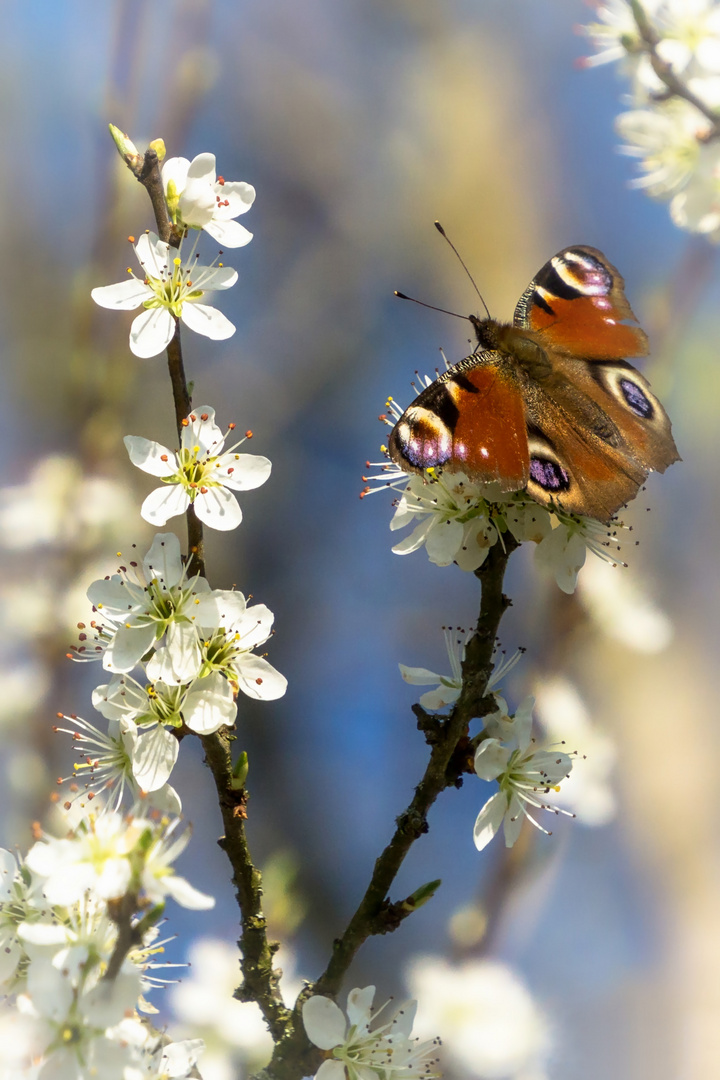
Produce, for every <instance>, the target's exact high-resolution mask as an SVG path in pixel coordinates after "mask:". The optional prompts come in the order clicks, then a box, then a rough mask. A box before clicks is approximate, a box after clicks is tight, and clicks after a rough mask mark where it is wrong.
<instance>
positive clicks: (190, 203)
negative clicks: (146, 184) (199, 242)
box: [162, 154, 255, 248]
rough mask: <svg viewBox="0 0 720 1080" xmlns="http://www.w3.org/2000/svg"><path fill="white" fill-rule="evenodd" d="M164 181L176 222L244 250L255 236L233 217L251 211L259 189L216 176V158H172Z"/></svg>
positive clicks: (230, 246)
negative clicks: (256, 190)
mask: <svg viewBox="0 0 720 1080" xmlns="http://www.w3.org/2000/svg"><path fill="white" fill-rule="evenodd" d="M162 180H163V186H164V188H165V195H166V198H167V202H168V208H169V210H170V215H171V217H172V219H173V221H175V222H179V223H181V224H184V225H189V226H190V227H191V228H195V229H204V230H205V232H207V233H209V234H210V236H212V237H213V239H215V240H217V241H218V243H219V244H222V245H223V247H229V248H235V247H244V245H245V244H249V243H250V241H251V240H252V233H251V232H248V230H247V229H246V228H245V227H244V226H243V225H241V224H240V223H239V222H237V221H233V220H232V219H233V218H236V217H239V216H240V214H244V213H245V212H246V211H247V210H249V209H250V207H251V206H252V204H253V202H254V201H255V188H254V187H252V185H251V184H246V183H244V182H243V181H241V180H233V181H228V180H225V179H224V178H223V177H222V176H219V177H218V178H217V179H216V177H215V155H214V154H198V156H197V157H194V158H193V159H192V161H188V159H187V158H183V157H176V158H168V160H167V161H166V162H165V164H164V165H163V169H162Z"/></svg>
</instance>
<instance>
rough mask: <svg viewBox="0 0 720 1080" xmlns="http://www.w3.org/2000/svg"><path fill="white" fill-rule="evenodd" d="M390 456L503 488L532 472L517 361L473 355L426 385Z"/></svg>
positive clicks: (407, 466)
mask: <svg viewBox="0 0 720 1080" xmlns="http://www.w3.org/2000/svg"><path fill="white" fill-rule="evenodd" d="M389 450H390V457H391V458H392V459H393V461H394V462H395V463H396V464H397V465H398V466H399V467H400V468H401V469H404V470H405V471H406V472H416V473H423V472H424V471H425V470H426V469H429V468H435V467H438V466H442V467H443V468H445V469H447V470H448V471H450V472H464V473H465V474H466V476H467V477H468V478H469V479H472V480H477V481H479V482H482V483H490V482H491V481H497V482H498V483H499V484H500V485H501V487H502V490H503V491H517V490H519V489H520V488H524V487H525V485H526V484H527V481H528V478H529V475H530V471H529V470H530V455H529V451H528V443H527V428H526V423H525V406H524V403H523V397H522V393H521V389H520V385H519V383H518V377H517V374H516V371H515V367H514V364H513V363H512V362H511V361H509V360H508V359H507V358H506V357H503V356H502V355H501V354H500V353H498V352H495V351H488V352H482V353H479V354H473V355H472V356H468V357H466V358H465V359H464V360H461V361H460V362H459V363H458V364H455V365H454V366H453V367H451V368H449V369H448V371H446V372H444V373H443V374H442V375H440V376H439V378H437V379H436V380H435V382H434V383H432V384H431V385H430V386H428V387H427V389H426V390H423V392H422V393H421V394H419V395H418V397H417V398H416V399H415V401H413V403H412V405H411V406H410V407H409V408H408V409H406V410H405V412H404V413H403V415H402V416H401V417H400V419H399V420H398V422H397V424H396V425H395V427H394V428H393V430H392V433H391V435H390V441H389Z"/></svg>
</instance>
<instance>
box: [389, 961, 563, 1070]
mask: <svg viewBox="0 0 720 1080" xmlns="http://www.w3.org/2000/svg"><path fill="white" fill-rule="evenodd" d="M407 982H408V987H409V990H410V993H412V994H413V995H414V996H415V997H416V998H417V999H418V1013H417V1020H416V1024H415V1026H416V1029H417V1031H418V1034H419V1035H420V1037H421V1038H427V1037H428V1036H429V1035H431V1034H432V1033H434V1032H438V1033H439V1035H440V1038H441V1039H442V1048H441V1051H440V1054H441V1059H442V1060H443V1061H447V1063H448V1065H450V1066H451V1067H452V1069H453V1075H457V1076H473V1077H478V1078H480V1080H544V1078H545V1077H546V1075H547V1074H546V1072H545V1069H544V1065H545V1062H546V1060H547V1057H548V1055H549V1052H550V1050H551V1037H550V1030H549V1026H548V1022H547V1019H546V1018H545V1017H544V1016H543V1015H542V1012H541V1011H540V1009H539V1008H538V1006H537V1004H536V1002H535V1001H534V1000H533V997H532V995H531V994H530V991H529V990H528V988H527V987H526V986H525V984H524V983H523V981H522V980H521V978H520V977H519V975H518V974H517V972H515V971H514V970H513V969H512V968H511V967H509V966H508V965H507V964H503V963H499V962H498V961H496V960H466V961H464V962H462V963H450V962H449V961H447V960H445V959H443V958H441V957H439V956H422V957H418V958H417V959H416V960H414V961H413V962H412V963H411V964H410V966H409V968H408V971H407Z"/></svg>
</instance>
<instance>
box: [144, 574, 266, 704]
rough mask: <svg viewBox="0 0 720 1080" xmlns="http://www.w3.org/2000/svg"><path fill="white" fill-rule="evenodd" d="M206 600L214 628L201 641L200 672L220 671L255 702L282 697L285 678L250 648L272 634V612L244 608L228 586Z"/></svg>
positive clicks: (242, 599)
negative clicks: (212, 616) (210, 608)
mask: <svg viewBox="0 0 720 1080" xmlns="http://www.w3.org/2000/svg"><path fill="white" fill-rule="evenodd" d="M208 603H209V604H213V605H214V606H215V612H216V618H215V625H216V626H217V629H216V630H215V632H214V633H213V634H212V635H209V634H208V635H207V636H206V638H205V640H204V642H203V668H202V670H203V672H204V673H205V672H211V671H217V672H221V673H222V674H224V675H225V676H226V678H228V679H229V680H230V682H231V683H232V684H233V685H235V686H237V687H238V689H240V690H242V692H243V693H244V694H247V696H248V697H251V698H255V699H257V700H258V701H275V700H276V699H277V698H280V697H282V696H283V694H284V693H285V691H286V689H287V679H286V678H285V676H284V675H281V674H280V672H279V671H278V670H277V669H276V668H274V667H273V666H272V664H271V663H269V661H268V660H266V659H265V657H264V656H258V655H257V654H256V653H255V652H254V651H253V650H255V649H257V648H258V646H260V645H263V644H264V643H265V642H266V641H268V639H269V638H270V636H271V634H272V624H273V621H274V618H275V616H274V615H273V613H272V611H270V609H269V608H268V607H266V606H265V604H251V605H250V606H249V607H248V604H247V601H246V599H245V597H244V596H243V594H242V593H241V592H236V591H235V590H228V589H216V590H215V592H214V593H213V596H212V598H211V599H210V600H209V601H208ZM158 655H159V654H158ZM154 659H155V658H154ZM151 668H152V665H150V666H149V670H151Z"/></svg>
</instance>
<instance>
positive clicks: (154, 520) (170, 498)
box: [140, 484, 190, 525]
mask: <svg viewBox="0 0 720 1080" xmlns="http://www.w3.org/2000/svg"><path fill="white" fill-rule="evenodd" d="M189 505H190V496H189V495H188V493H187V491H186V490H185V488H184V487H183V486H182V484H163V486H162V487H159V488H154V489H153V491H151V492H150V494H149V495H148V496H147V497H146V498H145V499H144V501H143V504H142V506H141V507H140V517H142V518H143V519H144V520H145V521H149V522H150V524H151V525H166V524H167V522H168V521H169V520H170V518H174V517H177V516H178V515H179V514H184V513H185V511H186V510H187V508H188V506H189Z"/></svg>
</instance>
